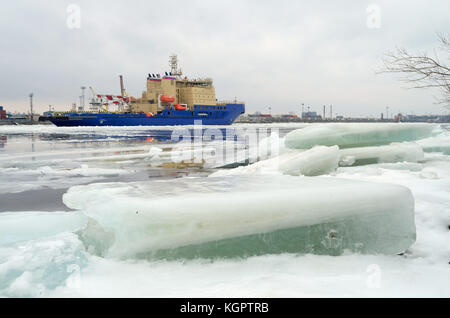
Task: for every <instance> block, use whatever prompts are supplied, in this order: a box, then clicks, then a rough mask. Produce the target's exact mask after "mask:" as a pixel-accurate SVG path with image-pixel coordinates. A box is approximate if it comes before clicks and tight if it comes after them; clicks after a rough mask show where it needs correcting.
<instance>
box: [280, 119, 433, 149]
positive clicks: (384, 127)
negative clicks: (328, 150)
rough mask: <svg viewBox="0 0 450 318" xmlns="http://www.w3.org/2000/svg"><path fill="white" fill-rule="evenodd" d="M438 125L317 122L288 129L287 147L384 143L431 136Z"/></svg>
mask: <svg viewBox="0 0 450 318" xmlns="http://www.w3.org/2000/svg"><path fill="white" fill-rule="evenodd" d="M436 128H438V126H437V125H432V124H409V123H408V124H406V123H395V124H394V123H351V124H340V123H333V124H318V125H312V126H309V127H306V128H303V129H297V130H294V131H291V132H290V133H288V134H287V135H286V137H285V145H286V147H288V148H297V149H309V148H312V147H314V146H316V145H323V146H333V145H338V146H339V148H350V147H365V146H379V145H386V144H389V143H391V142H402V141H413V140H417V139H422V138H426V137H430V136H431V135H432V132H433V130H434V129H436Z"/></svg>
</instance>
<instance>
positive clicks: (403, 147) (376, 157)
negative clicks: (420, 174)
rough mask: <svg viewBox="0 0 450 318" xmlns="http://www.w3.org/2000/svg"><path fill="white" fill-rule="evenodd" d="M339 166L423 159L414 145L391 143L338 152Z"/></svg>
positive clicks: (419, 150)
mask: <svg viewBox="0 0 450 318" xmlns="http://www.w3.org/2000/svg"><path fill="white" fill-rule="evenodd" d="M339 153H340V156H341V159H340V162H339V165H340V166H358V165H365V164H373V163H392V162H403V161H407V162H417V161H419V160H422V159H423V158H424V156H423V150H422V147H421V146H419V145H418V144H415V143H392V144H391V145H388V146H379V147H359V148H348V149H342V150H340V151H339Z"/></svg>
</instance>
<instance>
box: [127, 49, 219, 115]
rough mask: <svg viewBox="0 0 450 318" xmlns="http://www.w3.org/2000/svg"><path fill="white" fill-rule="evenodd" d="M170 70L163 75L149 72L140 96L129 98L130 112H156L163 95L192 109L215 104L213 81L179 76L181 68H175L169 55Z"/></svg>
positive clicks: (174, 61) (172, 58)
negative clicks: (145, 86)
mask: <svg viewBox="0 0 450 318" xmlns="http://www.w3.org/2000/svg"><path fill="white" fill-rule="evenodd" d="M170 66H171V70H172V71H171V72H169V73H166V75H165V76H160V75H159V74H149V76H148V77H147V89H146V90H145V91H143V92H142V97H141V98H137V99H135V100H131V103H130V108H131V112H134V113H139V112H144V113H148V112H151V113H157V112H158V111H161V110H162V109H163V108H164V107H165V106H164V105H162V104H161V102H160V98H161V96H163V95H166V96H169V97H173V98H174V99H175V102H174V103H175V104H181V105H183V104H184V105H187V107H188V108H189V109H193V106H194V105H216V104H217V100H216V92H215V89H214V86H213V81H212V79H210V78H206V79H188V78H187V77H181V75H182V74H181V70H178V69H177V59H176V56H171V60H170Z"/></svg>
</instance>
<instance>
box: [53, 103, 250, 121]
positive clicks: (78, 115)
mask: <svg viewBox="0 0 450 318" xmlns="http://www.w3.org/2000/svg"><path fill="white" fill-rule="evenodd" d="M243 113H245V105H244V104H226V105H220V106H216V105H214V106H212V105H195V106H194V109H193V110H175V109H164V110H163V111H162V112H161V113H159V114H155V115H150V114H145V113H144V114H132V113H103V112H100V113H92V112H69V113H53V114H52V115H51V116H48V117H47V118H46V119H48V120H49V121H51V122H52V123H53V124H55V125H56V126H175V125H194V124H200V123H199V122H198V121H201V124H202V125H231V124H232V123H233V122H234V121H235V120H236V118H238V117H239V116H240V115H241V114H243Z"/></svg>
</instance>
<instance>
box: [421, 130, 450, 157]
mask: <svg viewBox="0 0 450 318" xmlns="http://www.w3.org/2000/svg"><path fill="white" fill-rule="evenodd" d="M417 143H418V144H419V145H420V146H422V148H423V150H424V151H425V152H442V153H443V154H444V155H450V136H448V135H444V134H442V135H439V136H436V137H431V138H427V139H422V140H418V141H417Z"/></svg>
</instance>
